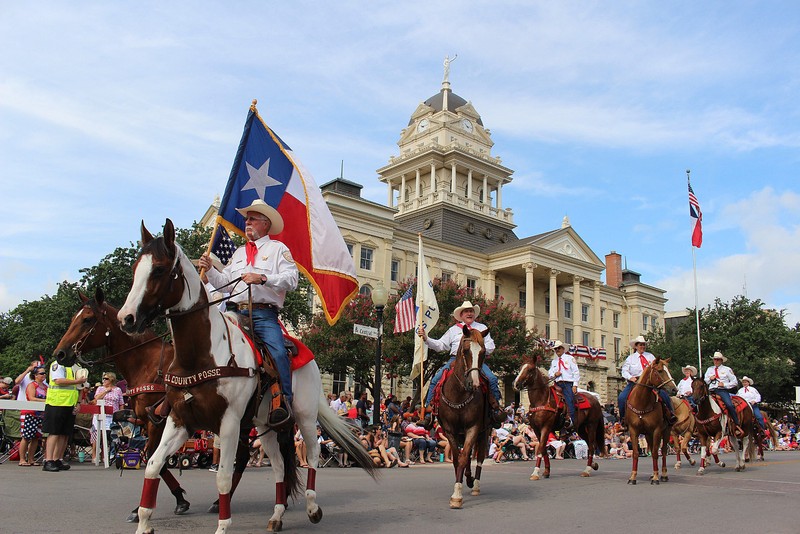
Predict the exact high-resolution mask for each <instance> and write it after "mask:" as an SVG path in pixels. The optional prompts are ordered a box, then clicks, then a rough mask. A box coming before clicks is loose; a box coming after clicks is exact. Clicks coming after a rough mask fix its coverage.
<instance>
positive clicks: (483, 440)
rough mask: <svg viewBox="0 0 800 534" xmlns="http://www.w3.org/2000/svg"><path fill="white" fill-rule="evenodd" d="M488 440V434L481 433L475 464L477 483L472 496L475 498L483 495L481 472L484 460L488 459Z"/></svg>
mask: <svg viewBox="0 0 800 534" xmlns="http://www.w3.org/2000/svg"><path fill="white" fill-rule="evenodd" d="M487 439H488V437H487V436H486V433H484V432H482V433H480V434H479V435H478V442H477V444H476V446H475V448H476V454H477V458H476V462H475V481H474V487H473V488H472V495H473V496H474V497H477V496H478V495H480V494H481V471H482V470H483V460H484V459H485V458H486V450H487V449H488V442H487Z"/></svg>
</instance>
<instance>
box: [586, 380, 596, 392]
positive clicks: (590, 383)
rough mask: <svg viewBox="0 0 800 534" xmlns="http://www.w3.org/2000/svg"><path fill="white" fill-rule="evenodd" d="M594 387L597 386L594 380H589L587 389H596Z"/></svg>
mask: <svg viewBox="0 0 800 534" xmlns="http://www.w3.org/2000/svg"><path fill="white" fill-rule="evenodd" d="M594 388H595V385H594V381H593V380H589V382H588V383H587V384H586V389H588V390H589V391H594Z"/></svg>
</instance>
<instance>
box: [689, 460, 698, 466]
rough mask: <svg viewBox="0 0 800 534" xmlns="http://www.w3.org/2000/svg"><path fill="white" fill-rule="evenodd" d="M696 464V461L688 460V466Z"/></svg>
mask: <svg viewBox="0 0 800 534" xmlns="http://www.w3.org/2000/svg"><path fill="white" fill-rule="evenodd" d="M696 463H697V462H696V461H694V460H689V465H694V464H696Z"/></svg>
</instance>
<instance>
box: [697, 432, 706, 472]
mask: <svg viewBox="0 0 800 534" xmlns="http://www.w3.org/2000/svg"><path fill="white" fill-rule="evenodd" d="M707 462H708V438H706V437H703V436H701V437H700V468H699V469H698V470H697V474H698V475H703V474H705V472H706V463H707Z"/></svg>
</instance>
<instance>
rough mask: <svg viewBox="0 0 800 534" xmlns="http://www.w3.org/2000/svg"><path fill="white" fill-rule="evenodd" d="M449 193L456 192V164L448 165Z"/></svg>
mask: <svg viewBox="0 0 800 534" xmlns="http://www.w3.org/2000/svg"><path fill="white" fill-rule="evenodd" d="M450 192H451V193H455V192H456V164H455V163H453V164H452V165H450Z"/></svg>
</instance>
